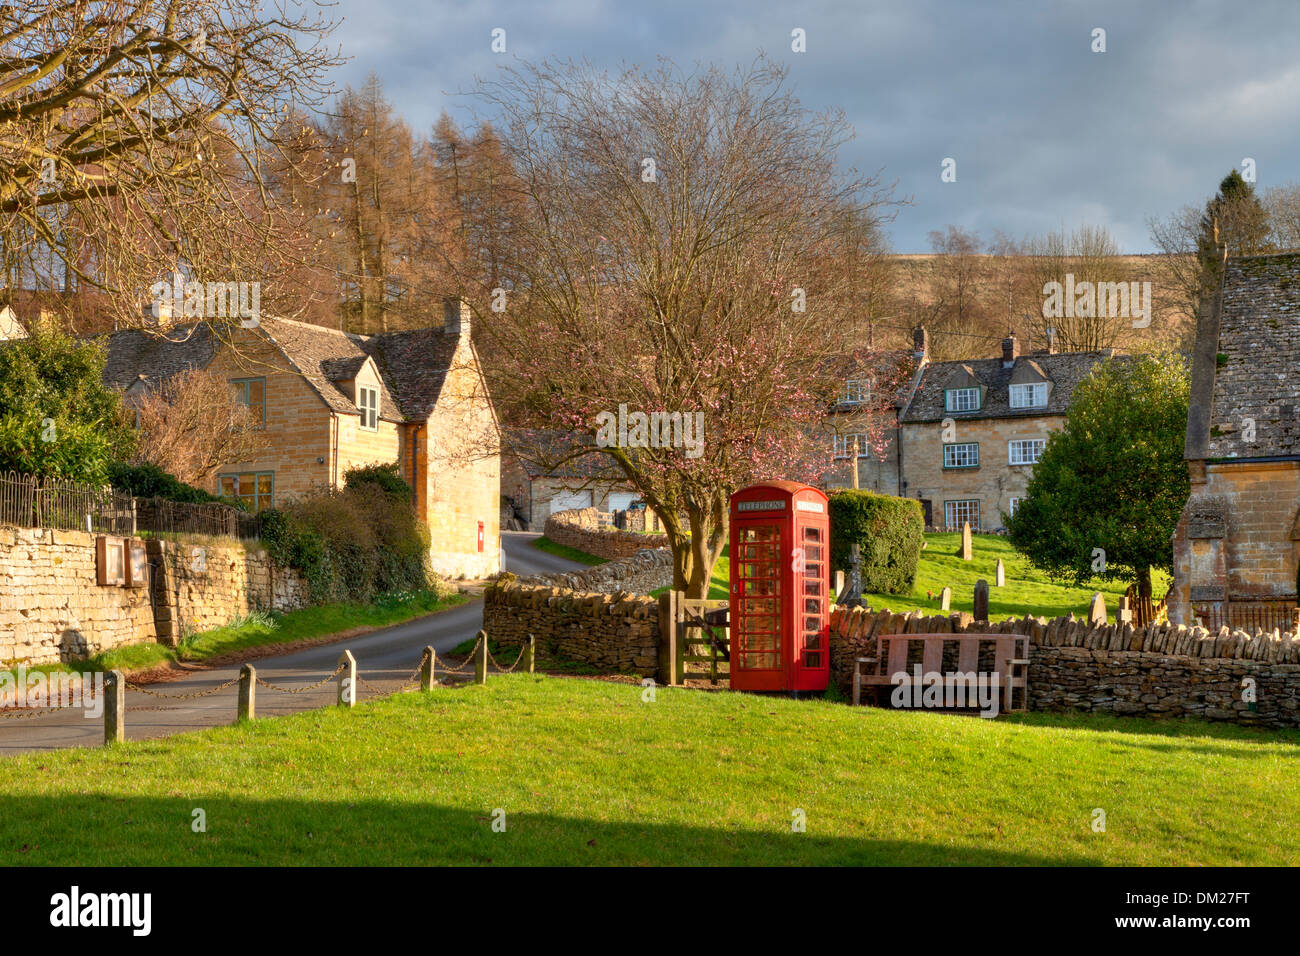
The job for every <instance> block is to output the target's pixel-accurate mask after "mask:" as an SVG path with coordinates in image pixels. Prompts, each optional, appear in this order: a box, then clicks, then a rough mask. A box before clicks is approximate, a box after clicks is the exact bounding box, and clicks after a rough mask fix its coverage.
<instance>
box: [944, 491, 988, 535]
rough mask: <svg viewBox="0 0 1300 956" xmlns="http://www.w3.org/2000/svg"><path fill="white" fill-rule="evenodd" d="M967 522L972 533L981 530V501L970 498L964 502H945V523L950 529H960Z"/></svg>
mask: <svg viewBox="0 0 1300 956" xmlns="http://www.w3.org/2000/svg"><path fill="white" fill-rule="evenodd" d="M967 521H969V522H970V528H971V530H972V531H978V530H979V528H980V500H979V499H978V498H968V499H966V500H964V501H945V502H944V503H943V523H944V525H945V526H947V527H949V528H960V527H961V526H962V525H963V524H965V523H966V522H967Z"/></svg>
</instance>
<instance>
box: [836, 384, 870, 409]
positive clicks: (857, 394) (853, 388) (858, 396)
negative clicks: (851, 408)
mask: <svg viewBox="0 0 1300 956" xmlns="http://www.w3.org/2000/svg"><path fill="white" fill-rule="evenodd" d="M870 400H871V382H869V381H868V380H867V379H865V378H851V379H849V380H848V381H847V382H845V383H844V391H843V393H842V394H841V395H840V404H841V405H862V404H865V403H866V402H869V401H870Z"/></svg>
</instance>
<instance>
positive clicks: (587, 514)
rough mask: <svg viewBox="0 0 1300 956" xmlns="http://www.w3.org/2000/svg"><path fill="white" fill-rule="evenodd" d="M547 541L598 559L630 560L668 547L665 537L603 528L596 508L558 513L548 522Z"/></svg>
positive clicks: (548, 519)
mask: <svg viewBox="0 0 1300 956" xmlns="http://www.w3.org/2000/svg"><path fill="white" fill-rule="evenodd" d="M544 533H545V535H546V537H548V538H550V539H551V540H552V541H554V542H555V543H556V544H563V545H567V546H568V547H570V548H577V549H578V550H579V551H585V552H587V554H594V555H595V556H596V557H598V558H609V559H611V560H614V559H617V558H630V557H632V556H633V555H634V554H636V553H637V552H638V551H644V550H646V549H647V548H649V549H652V550H653V549H658V548H666V547H668V536H667V535H664V534H638V533H636V532H634V531H619V530H617V529H614V528H602V527H601V526H600V512H599V511H597V510H596V509H595V508H578V509H575V510H573V511H557V512H556V513H555V514H553V515H551V516H550V517H549V518H547V519H546V528H545V531H544Z"/></svg>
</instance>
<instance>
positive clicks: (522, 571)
mask: <svg viewBox="0 0 1300 956" xmlns="http://www.w3.org/2000/svg"><path fill="white" fill-rule="evenodd" d="M538 537H540V535H536V534H528V533H525V532H517V531H516V532H509V531H508V532H503V533H502V535H501V540H502V545H503V546H504V548H505V552H506V567H507V569H508V570H510V571H512V572H514V573H515V574H518V575H520V576H521V577H523V576H526V575H529V574H539V573H545V572H553V571H570V570H580V569H582V568H583V567H584V566H583V565H581V564H577V563H575V562H573V561H568V560H566V559H564V558H557V557H555V556H554V555H550V554H546V553H545V552H543V551H539V550H537V549H536V548H534V547H533V546H532V542H533V541H534V540H535V539H536V538H538ZM482 625H483V604H482V602H481V601H478V600H475V601H472V602H471V603H469V604H467V605H465V606H463V607H457V608H452V609H451V610H450V611H443V612H442V613H440V614H435V615H432V616H430V617H426V618H423V619H420V620H415V621H407V622H406V623H404V624H395V625H393V626H392V627H387V628H384V629H383V630H379V631H374V632H372V633H370V634H366V635H363V636H361V637H357V638H353V639H352V640H348V641H343V642H339V643H336V644H325V645H322V646H320V647H312V648H307V649H306V650H302V651H297V652H296V653H292V654H285V655H283V656H280V657H265V658H262V659H261V660H257V661H253V662H252V664H253V667H254V668H256V670H257V676H258V677H259V678H261V679H262V680H265V681H269V682H270V683H272V684H278V685H281V686H286V687H290V688H297V687H306V686H309V685H311V684H313V683H315V682H316V681H318V680H320V679H321V678H322V677H324V676H325V675H326V674H329V673H330V672H332V671H333V670H334V668H335V667H336V666H337V664H338V659H339V655H340V654H342V653H343V649H344V648H345V647H346V648H347V649H348V650H350V651H352V656H353V657H355V658H356V660H357V673H358V674H359V675H360V677H361V679H362V680H363V681H366V682H369V683H370V684H371V685H374V688H372V687H368V686H366V684H365V683H362V684H360V686H358V688H357V700H358V701H364V700H367V699H368V698H370V697H373V696H375V694H376V689H375V688H377V690H378V691H379V692H384V693H387V692H391V691H393V690H395V689H397V688H398V687H400V686H401V685H402V684H404V683H405V682H406V681H407V679H408V678H409V677H410V676H411V673H412V671H414V670H415V668H416V666H417V665H418V664H419V662H420V654H421V652H422V651H423V650H424V647H425V645H430V644H431V645H433V648H434V650H435V651H437V652H438V653H439V654H446V653H448V652H449V651H451V649H452V648H454V647H456V645H458V644H460V643H461V642H462V641H464V640H466V639H468V638H472V637H473V636H474V635H475V633H476V632H477V631H478V630H479V629H480V628H481V627H482ZM238 676H239V665H238V664H232V665H229V666H226V667H218V668H213V669H211V670H204V671H200V672H198V673H196V674H194V675H193V676H191V677H186V678H183V679H181V680H175V681H168V682H166V683H161V684H152V685H149V686H148V688H147V689H148V690H152V691H154V692H156V693H159V694H168V695H172V694H191V693H195V692H198V691H203V690H209V689H211V688H213V687H216V686H218V685H219V684H224V683H225V682H226V681H228V680H231V679H232V678H236V677H238ZM237 689H238V688H237V687H236V686H231V687H227V688H225V689H224V690H221V691H218V692H217V693H215V694H213V695H211V696H209V697H199V698H196V699H193V700H168V699H163V698H155V697H150V696H149V695H148V694H146V693H143V692H141V691H137V690H134V689H132V690H129V691H128V692H127V698H126V708H127V712H126V736H127V738H128V739H129V740H146V739H149V738H152V737H166V736H168V735H170V734H178V733H185V732H186V731H191V730H202V729H203V728H205V727H215V726H219V725H221V724H228V723H230V722H232V721H233V720H234V719H235V708H236V699H237V695H236V691H237ZM337 692H338V691H337V681H329V682H327V683H326V684H325V685H323V686H322V687H318V688H316V689H314V690H309V691H304V692H302V693H297V694H287V693H283V692H279V691H273V690H271V689H269V688H266V687H258V688H257V704H256V706H257V716H258V717H275V716H279V715H282V714H290V713H294V712H295V711H299V710H309V709H313V708H316V707H325V706H329V705H331V704H333V703H334V700H335V697H336V695H337ZM103 740H104V725H103V719H102V717H101V718H99V719H92V718H89V717H87V716H86V712H85V711H84V710H82V709H80V708H77V709H71V708H70V709H66V710H56V711H52V712H48V713H45V714H42V715H40V716H38V717H34V718H31V719H21V720H20V719H14V718H4V717H0V754H18V753H33V752H37V751H43V750H56V749H59V748H63V747H98V746H99V745H100V744H102V743H103Z"/></svg>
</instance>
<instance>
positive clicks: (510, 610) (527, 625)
mask: <svg viewBox="0 0 1300 956" xmlns="http://www.w3.org/2000/svg"><path fill="white" fill-rule="evenodd" d="M483 629H484V630H485V631H487V633H488V636H489V637H490V638H491V639H492V640H493V641H499V642H501V643H502V644H508V645H519V644H522V643H523V642H524V641H526V640H527V639H528V635H529V634H532V635H534V636H535V637H536V638H537V646H538V649H539V651H543V652H545V653H548V654H552V655H555V656H559V657H563V658H566V659H568V660H571V661H581V662H584V663H587V664H592V665H594V666H596V667H599V668H601V669H603V670H609V671H631V672H633V673H636V674H641V675H643V676H646V677H653V676H654V674H655V672H656V671H657V669H658V661H659V658H658V653H659V601H658V599H657V598H652V597H647V596H644V595H635V594H623V595H610V594H595V593H590V592H582V591H570V590H567V589H564V588H557V587H546V586H542V585H531V584H521V583H516V582H513V581H510V580H509V579H506V580H504V581H500V582H497V583H496V584H493V585H492V586H490V587H488V588H487V589H486V590H485V591H484V593H483Z"/></svg>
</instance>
